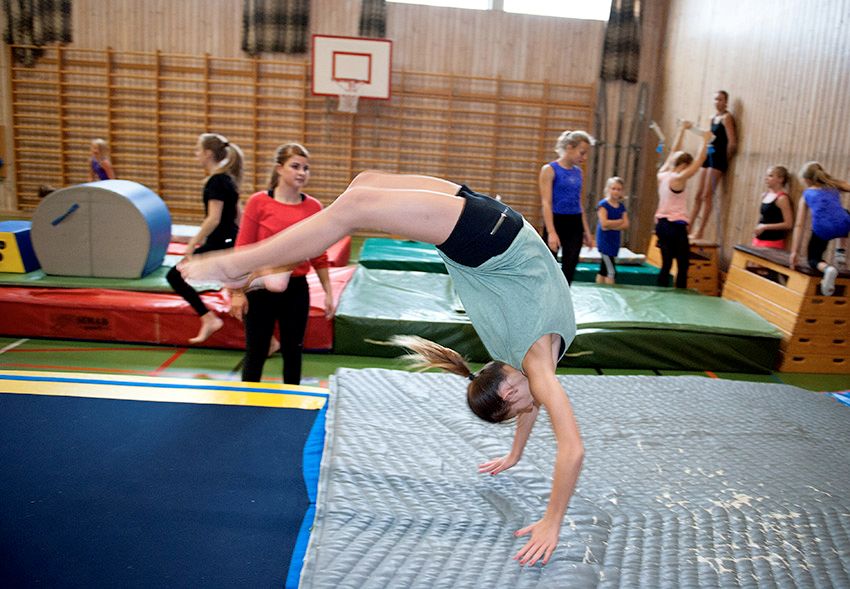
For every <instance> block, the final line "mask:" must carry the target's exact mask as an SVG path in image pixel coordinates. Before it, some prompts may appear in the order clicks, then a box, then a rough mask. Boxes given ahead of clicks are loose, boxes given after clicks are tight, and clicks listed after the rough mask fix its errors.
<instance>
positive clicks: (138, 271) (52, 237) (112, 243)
mask: <svg viewBox="0 0 850 589" xmlns="http://www.w3.org/2000/svg"><path fill="white" fill-rule="evenodd" d="M170 239H171V215H170V214H169V212H168V207H167V206H166V205H165V202H163V200H162V199H161V198H160V197H159V196H157V195H156V194H155V193H154V192H153V191H151V190H150V189H149V188H147V187H145V186H142V185H141V184H137V183H136V182H130V181H129V180H101V181H99V182H89V183H88V184H79V185H77V186H69V187H67V188H61V189H59V190H57V191H56V192H53V193H52V194H49V195H48V196H47V197H46V198H45V199H44V200H43V201H42V202H41V204H40V205H39V206H38V208H37V209H36V210H35V213H34V214H33V217H32V244H33V248H34V249H35V253H36V256H37V257H38V261H39V262H40V263H41V269H42V271H44V273H45V274H55V275H59V276H96V277H100V278H141V277H143V276H146V275H148V274H150V273H151V272H153V271H154V270H156V269H157V268H159V267H160V266H161V265H162V262H163V260H164V259H165V254H166V251H167V249H168V242H169V240H170Z"/></svg>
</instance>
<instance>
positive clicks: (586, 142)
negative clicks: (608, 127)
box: [538, 131, 594, 283]
mask: <svg viewBox="0 0 850 589" xmlns="http://www.w3.org/2000/svg"><path fill="white" fill-rule="evenodd" d="M593 141H594V140H593V137H591V136H590V135H588V134H587V133H585V132H584V131H564V132H563V133H561V136H560V137H558V141H557V142H556V143H555V153H557V154H558V155H559V156H560V157H559V158H558V159H557V160H555V161H554V162H549V163H548V164H546V165H545V166H543V167H542V168H541V169H540V176H539V178H538V184H539V187H540V200H541V201H542V204H543V223H544V228H543V241H545V242H546V245H548V246H549V249H550V250H552V253H553V254H555V255H557V254H558V249H559V248H560V249H561V270H562V271H563V272H564V276H566V278H567V282H570V283H571V282H572V281H573V275H574V274H575V271H576V266H577V265H578V260H579V254H581V246H582V243H584V245H586V246H588V247H592V246H593V234H592V233H591V232H590V227H589V226H588V224H587V218H585V216H584V209H583V208H582V204H581V188H582V178H581V168H579V166H580V165H581V164H583V163H584V162H585V160H587V152H588V151H590V146H591V145H593Z"/></svg>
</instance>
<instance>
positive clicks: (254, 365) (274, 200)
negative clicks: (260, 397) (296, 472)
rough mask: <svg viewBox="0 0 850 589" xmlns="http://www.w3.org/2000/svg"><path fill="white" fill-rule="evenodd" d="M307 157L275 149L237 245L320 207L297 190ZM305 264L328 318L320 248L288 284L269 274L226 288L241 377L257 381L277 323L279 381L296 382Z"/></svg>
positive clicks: (306, 174) (295, 149)
mask: <svg viewBox="0 0 850 589" xmlns="http://www.w3.org/2000/svg"><path fill="white" fill-rule="evenodd" d="M309 157H310V154H309V153H308V152H307V150H306V149H305V148H304V147H302V146H301V145H298V144H297V143H288V144H286V145H281V146H280V147H279V148H278V149H277V152H276V153H275V166H274V170H273V171H272V175H271V181H270V184H269V189H268V190H267V191H262V192H257V193H256V194H254V195H253V196H251V198H250V199H249V200H248V204H247V206H246V207H245V212H244V213H243V215H242V222H241V224H240V225H239V235H238V236H237V238H236V247H237V248H238V247H242V246H245V245H249V244H252V243H256V242H258V241H262V240H264V239H266V238H267V237H271V236H272V235H275V234H276V233H278V232H279V231H282V230H283V229H286V228H287V227H289V226H290V225H294V224H296V223H298V222H299V221H301V220H302V219H306V218H307V217H309V216H311V215H314V214H316V213H318V212H319V211H320V210H322V204H321V203H320V202H319V201H318V200H316V199H315V198H313V197H311V196H307V195H306V194H304V193H303V192H301V189H302V188H304V186H305V185H306V184H307V180H308V179H309V178H310V160H309ZM310 266H312V267H313V268H315V269H316V274H318V276H319V280H320V281H321V283H322V288H323V289H324V290H325V300H324V310H325V315H326V316H327V317H328V318H329V319H330V317H332V316H333V312H334V309H333V292H332V289H331V281H330V276H329V273H328V267H329V266H330V262H329V261H328V256H327V254H326V253H325V252H322V253H321V255H319V256H318V257H316V258H313V259H311V260H304V261H303V262H301V263H300V264H299V265H298V266H296V267H295V268H294V269H292V272H291V274H290V275H289V276H288V284H287V280H286V274H272V275H270V276H265V277H261V278H258V279H257V280H254V281H253V282H252V283H251V286H250V287H248V289H245V290H231V296H232V300H231V303H230V313H231V315H233V316H234V317H236V318H237V319H239V320H242V321H244V322H245V361H244V363H243V364H242V380H243V381H245V382H259V381H260V378H261V377H262V375H263V365H264V364H265V361H266V357H267V355H268V352H269V343H270V342H271V338H272V334H273V332H274V327H275V321H277V323H278V326H279V327H280V353H281V356H282V357H283V382H284V383H286V384H295V385H297V384H299V383H300V382H301V352H302V348H303V344H304V333H305V332H306V330H307V316H308V314H309V311H310V291H309V289H308V287H307V273H308V272H309V271H310ZM281 279H282V280H281ZM246 290H247V292H246ZM281 290H282V292H280V291H281Z"/></svg>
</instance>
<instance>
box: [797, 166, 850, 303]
mask: <svg viewBox="0 0 850 589" xmlns="http://www.w3.org/2000/svg"><path fill="white" fill-rule="evenodd" d="M800 176H801V177H802V178H803V182H805V183H806V190H804V191H803V197H802V198H801V199H800V206H799V207H798V208H797V220H796V222H795V223H794V232H793V234H792V237H791V257H790V259H789V261H790V264H789V265H790V266H791V269H792V270H793V269H795V268H796V266H797V262H798V259H799V255H798V252H799V251H800V238H801V236H802V232H803V224H804V223H805V219H806V212H807V211H808V210H809V209H811V211H812V235H811V237H810V238H809V246H808V251H807V256H806V257H807V258H808V261H809V266H811V267H812V269H817V270H820V271H821V272H823V280H821V283H820V290H821V292H822V293H823V294H824V295H826V296H831V295H832V294H833V293H834V292H835V278H836V277H837V276H838V269H837V268H836V267H835V266H834V265H830V264H827V263H826V262H825V261H824V260H823V254H824V252H825V251H826V247H827V246H828V245H829V242H830V241H831V240H833V239H837V240H838V243H837V244H836V245H837V247H836V249H835V265H843V264H845V263H846V262H847V254H846V247H847V236H848V234H850V211H848V210H847V209H845V208H844V207H843V206H842V205H841V192H850V184H848V183H847V182H845V181H843V180H839V179H838V178H834V177H833V176H831V175H829V174H827V173H826V171H825V170H824V169H823V167H822V166H821V165H820V164H819V163H818V162H809V163H807V164H806V165H805V166H803V169H802V170H801V171H800Z"/></svg>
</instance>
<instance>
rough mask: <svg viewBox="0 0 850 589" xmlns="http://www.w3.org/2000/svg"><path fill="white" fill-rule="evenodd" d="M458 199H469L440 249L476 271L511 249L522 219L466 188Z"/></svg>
mask: <svg viewBox="0 0 850 589" xmlns="http://www.w3.org/2000/svg"><path fill="white" fill-rule="evenodd" d="M457 195H458V196H462V197H464V199H466V202H465V203H464V207H463V212H462V213H461V214H460V217H459V218H458V220H457V223H456V224H455V227H454V229H452V233H451V235H449V238H448V239H447V240H446V241H444V242H443V243H441V244H439V245H438V246H437V249H439V250H440V251H441V252H443V253H444V254H446V255H447V256H448V257H449V258H451V259H452V260H454V261H455V262H457V263H458V264H463V265H464V266H469V267H471V268H475V267H478V266H480V265H481V264H483V263H484V262H486V261H487V260H489V259H490V258H492V257H494V256H498V255H499V254H502V253H504V252H505V251H506V250H507V249H508V247H510V245H511V243H513V240H514V238H515V237H516V236H517V234H518V233H519V231H520V229H522V226H523V218H522V215H520V214H519V213H517V212H516V211H515V210H513V209H512V208H510V207H509V206H508V205H506V204H504V203H502V202H500V201H498V200H496V199H495V198H491V197H489V196H487V195H485V194H479V193H477V192H473V191H472V190H470V189H469V188H468V187H467V186H465V185H464V186H461V187H460V190H458V193H457Z"/></svg>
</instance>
